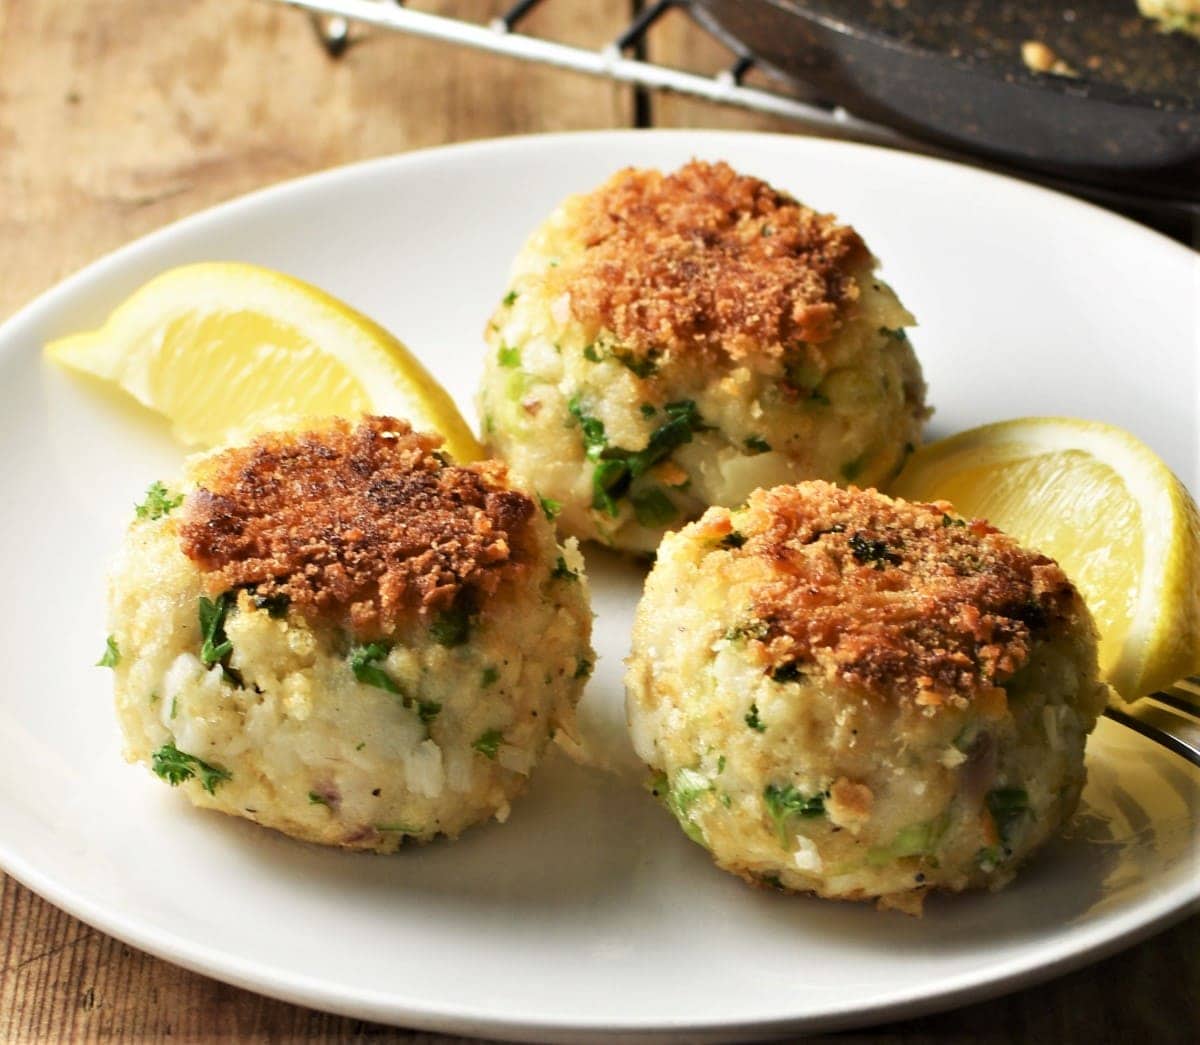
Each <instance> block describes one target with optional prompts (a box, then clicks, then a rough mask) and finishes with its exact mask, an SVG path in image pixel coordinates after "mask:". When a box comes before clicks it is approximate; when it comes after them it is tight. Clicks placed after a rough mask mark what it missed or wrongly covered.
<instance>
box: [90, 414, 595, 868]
mask: <svg viewBox="0 0 1200 1045" xmlns="http://www.w3.org/2000/svg"><path fill="white" fill-rule="evenodd" d="M439 443H440V440H439V439H437V438H436V437H433V436H428V435H423V434H418V433H414V432H413V431H412V430H411V429H410V428H409V426H408V425H407V424H406V423H404V422H403V421H396V420H393V419H391V418H381V417H374V418H367V419H365V420H363V421H361V422H360V423H358V424H357V425H355V426H351V425H350V424H348V423H347V422H344V421H336V420H335V421H331V422H329V423H327V424H325V425H324V426H323V427H320V428H317V429H315V430H313V431H309V432H302V433H295V432H284V433H274V434H267V435H263V436H260V437H259V438H257V439H255V440H254V442H253V443H251V444H250V445H249V446H245V447H234V448H230V449H227V450H223V451H219V452H217V453H214V454H212V455H209V456H206V457H203V458H200V459H198V460H196V461H194V462H193V464H192V467H191V468H190V470H189V475H188V478H187V480H186V481H185V482H184V484H182V486H181V487H180V489H181V491H183V492H184V493H182V494H181V495H180V496H178V497H174V498H173V497H171V496H169V495H167V494H166V491H165V490H163V489H162V488H161V487H160V488H159V493H158V494H157V495H156V496H155V497H154V498H153V499H152V501H151V502H148V505H149V507H146V506H144V507H143V509H141V510H139V513H138V515H139V517H138V518H137V519H135V520H134V522H133V524H132V525H131V527H130V530H129V534H128V537H127V540H126V543H125V547H124V549H123V551H122V554H121V555H120V557H119V558H118V561H117V563H116V566H115V569H114V571H113V575H112V581H111V586H110V615H111V626H112V633H113V641H114V642H115V644H116V649H117V650H119V659H118V660H117V663H116V664H115V673H116V695H117V711H118V717H119V719H120V723H121V727H122V730H123V732H124V734H125V749H126V756H127V758H129V759H130V760H131V761H138V762H142V763H144V764H147V765H150V766H151V767H152V768H153V769H154V771H155V772H156V773H158V774H159V775H160V776H161V777H163V778H164V779H166V780H168V781H169V782H170V783H172V784H180V785H182V786H183V788H184V790H185V791H186V793H187V795H188V797H189V798H190V799H191V800H192V801H193V802H194V803H195V804H197V805H200V806H205V807H208V808H212V809H218V810H220V811H222V812H226V813H231V814H233V815H236V816H244V817H246V818H248V819H251V820H254V821H256V822H258V823H261V824H265V825H267V826H270V827H274V828H277V829H279V830H281V831H284V832H285V833H287V834H290V835H293V836H295V837H297V838H303V839H306V840H310V841H315V842H322V843H326V844H331V845H341V846H346V847H350V848H357V849H372V850H378V851H390V850H393V849H395V848H396V847H397V846H398V845H399V844H400V843H401V842H402V841H404V840H405V839H408V838H414V839H420V840H427V839H429V838H432V837H434V836H435V835H439V834H444V835H449V836H454V835H457V834H458V833H459V832H460V831H461V830H462V829H463V828H465V827H467V826H469V825H470V824H472V823H476V822H478V821H481V820H484V819H487V818H488V817H489V816H493V815H494V816H496V817H497V818H498V819H501V820H502V819H504V818H505V817H506V816H507V814H508V808H509V802H510V801H511V800H512V799H513V798H514V797H515V796H516V795H517V794H519V793H520V791H521V790H522V789H523V788H524V786H525V783H526V781H527V779H528V776H529V774H530V772H531V771H532V769H533V767H534V765H535V764H536V762H537V760H538V758H539V757H540V755H541V753H542V751H543V749H544V747H545V744H546V742H547V740H548V738H549V737H550V736H551V735H552V733H553V731H554V730H555V729H556V728H559V727H561V726H563V725H568V726H569V724H570V722H571V716H572V713H573V709H574V706H575V704H576V702H577V701H578V699H579V696H580V693H581V691H582V688H583V685H584V684H585V681H586V678H587V675H588V673H589V671H590V666H591V663H592V659H593V654H592V651H591V648H590V645H589V642H588V636H589V633H590V630H591V614H590V612H589V609H588V600H587V590H586V580H585V578H584V577H583V572H582V559H581V557H580V556H579V553H578V551H577V550H576V548H575V547H574V544H573V542H568V544H567V545H566V546H564V547H560V546H559V545H558V544H557V543H556V541H555V538H554V534H553V530H552V527H551V526H550V524H549V523H548V522H547V521H546V519H545V517H544V515H543V513H542V512H541V511H540V509H538V507H537V505H536V504H535V502H534V501H533V500H532V498H531V497H530V496H529V495H528V494H526V493H524V492H522V491H521V490H519V489H516V488H513V487H511V486H510V485H509V484H508V481H507V476H506V474H505V469H504V467H503V466H502V465H499V464H498V463H495V462H488V463H483V464H479V465H471V466H468V467H457V466H455V465H452V464H450V463H449V461H448V460H447V459H446V458H445V457H444V455H442V454H441V453H440V452H439V451H438V450H437V447H438V445H439ZM179 501H181V502H182V503H181V504H178V503H177V502H179Z"/></svg>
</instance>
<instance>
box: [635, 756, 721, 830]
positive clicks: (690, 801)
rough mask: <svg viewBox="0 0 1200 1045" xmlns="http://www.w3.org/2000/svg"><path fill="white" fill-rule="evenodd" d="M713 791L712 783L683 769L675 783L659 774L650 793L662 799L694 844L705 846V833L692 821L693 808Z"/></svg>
mask: <svg viewBox="0 0 1200 1045" xmlns="http://www.w3.org/2000/svg"><path fill="white" fill-rule="evenodd" d="M712 789H713V786H712V781H710V780H709V779H708V777H706V776H705V775H704V774H703V773H701V772H699V771H698V770H695V769H681V770H679V772H677V773H676V774H675V780H674V782H671V781H669V780H668V779H667V775H666V774H665V773H657V774H655V776H654V777H653V778H652V779H651V781H650V791H651V793H652V794H653V795H655V796H657V797H658V798H661V799H662V800H663V802H664V803H665V805H666V807H667V808H668V809H669V810H670V811H671V814H672V815H673V816H674V817H675V819H676V820H678V821H679V826H680V827H682V828H683V832H684V834H686V835H687V836H688V838H690V839H691V840H692V841H693V842H697V843H698V844H700V845H704V832H703V831H702V830H701V828H700V825H699V824H697V823H696V822H695V821H693V820H692V818H691V815H690V810H691V808H692V807H693V806H694V805H695V804H696V801H697V800H698V799H699V798H700V796H701V795H703V794H705V793H707V792H709V791H711V790H712Z"/></svg>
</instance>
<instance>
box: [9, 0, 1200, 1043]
mask: <svg viewBox="0 0 1200 1045" xmlns="http://www.w3.org/2000/svg"><path fill="white" fill-rule="evenodd" d="M417 6H420V7H422V8H424V9H435V10H440V11H444V12H447V13H456V14H464V15H466V16H468V17H472V18H475V19H480V18H482V17H484V16H485V15H486V14H489V13H491V12H492V11H493V10H494V9H498V8H500V7H502V6H506V5H502V4H493V3H490V2H488V0H473V2H469V0H445V2H439V3H424V4H418V5H417ZM633 6H634V0H556V2H555V3H554V4H553V5H552V6H551V8H550V9H549V10H547V11H545V12H541V13H539V14H538V15H537V16H536V17H535V19H534V21H533V23H532V26H531V28H532V29H534V30H535V31H538V32H542V33H545V34H547V35H555V36H558V37H559V38H567V39H570V40H577V41H579V42H584V43H588V42H591V43H595V42H598V41H600V40H604V39H607V38H609V37H611V35H612V34H613V32H614V31H615V30H616V28H617V27H618V26H619V25H621V24H624V21H625V20H626V19H627V18H628V17H629V13H630V10H631V9H632V7H633ZM650 50H651V57H652V58H654V59H656V60H659V61H666V62H676V63H678V64H686V65H688V66H689V67H691V68H695V67H696V66H697V65H705V64H706V63H710V62H712V63H716V62H718V61H720V60H721V59H722V57H723V56H722V55H721V54H720V51H719V48H717V47H716V46H715V45H713V44H711V43H709V42H706V41H705V40H704V38H703V37H702V36H701V35H700V34H698V33H696V32H695V31H694V30H691V29H690V28H689V27H688V26H687V25H686V24H685V22H684V19H683V16H682V15H679V16H675V15H672V16H671V17H670V19H669V20H668V23H667V24H666V25H665V26H664V27H663V28H662V29H661V30H659V31H656V35H655V36H654V37H653V38H652V43H651V48H650ZM713 67H714V68H715V67H716V65H715V64H714V65H713ZM634 125H652V126H674V127H679V126H683V127H688V126H731V127H741V128H765V129H784V128H782V127H781V125H778V124H774V123H773V122H772V121H771V120H769V119H767V118H765V117H758V116H752V115H748V114H745V113H738V112H732V111H728V110H723V109H719V108H716V107H713V106H709V105H706V104H704V103H699V102H690V101H685V100H681V99H677V98H665V97H661V98H660V97H647V96H645V95H641V94H638V93H637V92H635V91H633V90H631V89H629V88H624V87H617V86H613V85H609V84H607V83H601V82H597V81H593V80H589V79H585V78H583V77H581V76H577V75H574V74H571V73H565V72H557V71H551V70H545V69H537V68H532V67H529V66H525V65H522V64H519V63H517V62H515V61H512V60H509V59H503V58H493V57H487V56H483V55H479V54H475V53H470V52H465V51H460V50H457V49H454V48H450V47H447V46H445V45H441V44H435V43H426V42H420V41H416V40H410V39H406V38H401V37H397V36H387V35H383V34H374V35H370V36H368V37H367V38H366V39H363V40H362V41H361V42H359V43H357V44H356V45H354V46H352V47H351V48H350V49H349V51H348V53H347V54H346V55H345V56H344V57H343V58H342V59H340V60H337V61H334V60H331V59H330V58H328V57H327V56H326V55H325V53H324V52H323V51H322V50H321V49H320V48H319V47H318V46H317V45H316V43H315V40H314V37H313V34H312V32H311V29H310V26H309V24H308V21H307V19H306V18H305V17H304V16H303V15H301V14H299V13H298V12H295V11H291V10H286V9H283V8H280V7H277V6H275V5H272V4H267V3H264V2H261V0H189V2H188V3H180V2H179V0H0V273H3V279H2V280H0V318H3V317H7V316H8V315H10V314H11V313H12V312H13V311H15V310H16V309H17V308H18V307H20V306H21V305H23V304H25V302H26V301H28V300H29V299H30V298H32V297H33V296H34V295H35V294H37V293H39V292H41V291H42V290H44V289H46V288H47V287H49V286H51V285H52V284H54V283H55V282H57V281H58V280H59V279H60V278H62V277H63V276H65V275H67V274H68V273H70V272H72V271H74V270H75V269H77V268H79V267H80V266H82V265H84V264H86V263H87V262H89V261H91V260H92V259H94V258H96V257H97V256H99V255H100V254H102V253H104V252H106V251H108V250H111V249H112V248H114V247H117V246H119V245H120V244H122V243H125V242H127V241H128V240H130V239H133V238H134V237H136V236H138V235H141V234H142V233H144V232H147V231H149V230H150V229H154V228H157V227H158V226H160V225H163V224H164V223H166V222H168V221H170V220H172V219H174V218H177V217H180V216H181V215H184V214H188V213H191V212H193V211H196V210H199V209H201V208H202V207H207V206H209V205H210V204H213V203H216V202H218V201H220V200H225V199H229V198H230V197H233V196H237V195H239V194H241V193H244V192H246V191H248V190H250V189H253V188H257V187H259V186H262V185H267V184H270V183H272V182H277V181H280V180H283V179H285V178H291V177H294V176H296V175H299V174H305V173H307V172H309V171H314V170H319V169H321V168H325V167H331V166H334V165H336V164H341V163H346V162H349V161H352V160H358V159H363V158H366V157H370V156H379V155H383V154H387V153H394V152H402V151H405V150H409V149H415V148H420V147H423V146H429V145H437V144H440V143H443V142H450V141H460V140H464V139H469V138H482V137H493V136H498V135H506V134H516V133H529V132H537V131H556V130H565V129H580V128H599V127H627V126H634ZM1198 988H1200V918H1192V919H1190V920H1189V921H1186V922H1184V923H1182V924H1180V925H1179V926H1177V927H1175V928H1173V929H1171V930H1169V931H1167V932H1165V933H1162V934H1161V935H1159V936H1157V937H1155V938H1153V939H1152V940H1150V941H1148V942H1145V943H1142V944H1140V945H1139V946H1136V947H1133V948H1131V949H1129V950H1127V951H1125V952H1124V953H1122V954H1120V955H1118V956H1116V957H1113V958H1110V959H1108V960H1107V961H1104V962H1101V963H1100V964H1098V965H1095V966H1092V967H1091V968H1089V969H1085V970H1082V971H1080V972H1076V973H1073V974H1071V975H1068V976H1065V977H1063V978H1061V979H1058V980H1056V981H1054V982H1052V983H1050V984H1047V985H1045V986H1042V987H1037V988H1032V989H1029V990H1025V991H1022V992H1020V993H1017V994H1014V995H1011V996H1009V997H1007V998H1003V999H1000V1000H997V1001H993V1002H988V1003H984V1004H979V1005H974V1006H970V1007H968V1008H965V1009H959V1010H957V1011H954V1012H950V1013H946V1014H943V1015H938V1016H931V1017H927V1018H924V1019H919V1020H913V1021H909V1022H905V1023H900V1024H894V1025H891V1026H887V1027H879V1028H875V1029H873V1030H870V1031H866V1032H858V1033H847V1034H842V1035H838V1036H836V1038H837V1040H841V1041H862V1042H866V1041H871V1042H876V1041H884V1042H900V1041H903V1042H907V1043H916V1042H925V1041H947V1040H950V1041H957V1040H967V1039H985V1040H988V1041H1014V1042H1017V1041H1021V1042H1025V1041H1030V1042H1056V1041H1075V1040H1087V1041H1089V1042H1094V1043H1100V1042H1126V1041H1132V1040H1137V1039H1146V1040H1152V1041H1155V1042H1156V1043H1164V1042H1173V1041H1181V1042H1182V1041H1188V1040H1196V1035H1197V1033H1198V1024H1200V1008H1198V1003H1197V992H1198ZM383 1035H390V1036H394V1037H397V1038H400V1039H404V1040H410V1041H415V1040H417V1039H418V1038H429V1037H432V1036H430V1035H424V1034H420V1035H418V1034H416V1033H412V1032H398V1031H394V1030H391V1029H389V1028H383V1027H377V1026H375V1025H371V1024H364V1023H362V1022H361V1021H356V1020H351V1019H344V1018H341V1017H336V1016H330V1015H327V1014H323V1013H319V1012H314V1011H310V1010H306V1009H302V1008H298V1007H296V1006H292V1005H287V1004H284V1003H282V1002H277V1001H272V1000H268V999H266V998H262V997H259V996H257V995H254V994H250V993H248V992H246V991H242V990H237V989H235V988H232V987H228V986H225V985H223V984H221V983H217V982H216V981H213V980H209V979H206V978H205V977H202V976H197V975H195V974H193V973H189V972H185V971H184V970H182V969H179V968H176V967H175V966H173V965H169V964H167V963H165V962H162V961H158V960H157V959H154V958H151V957H149V956H147V955H145V954H142V953H140V952H138V951H135V950H133V949H132V948H130V947H127V946H125V945H124V944H121V943H119V942H117V941H116V940H113V939H111V938H109V937H106V936H104V935H103V934H101V933H98V932H96V931H95V930H93V929H91V928H89V927H87V926H86V925H83V924H82V923H80V922H78V921H76V920H75V919H74V918H71V917H70V916H68V915H66V914H63V913H62V912H61V911H58V910H57V909H55V908H54V907H52V906H50V905H49V904H47V903H45V902H44V901H42V900H41V899H39V898H38V897H36V896H34V895H33V894H32V893H30V892H29V891H28V890H26V889H25V888H24V887H22V886H21V885H19V884H17V883H16V882H15V881H13V880H12V879H11V878H7V877H4V876H2V875H0V1039H2V1040H5V1041H64V1040H77V1039H84V1038H87V1039H98V1038H121V1039H126V1040H138V1041H141V1040H158V1039H163V1038H166V1037H176V1038H182V1039H184V1040H212V1039H235V1038H236V1039H240V1038H253V1039H270V1040H273V1041H286V1040H294V1039H302V1040H310V1041H317V1040H333V1039H343V1038H347V1037H359V1036H363V1037H374V1036H383ZM830 1040H833V1039H832V1038H831V1039H830Z"/></svg>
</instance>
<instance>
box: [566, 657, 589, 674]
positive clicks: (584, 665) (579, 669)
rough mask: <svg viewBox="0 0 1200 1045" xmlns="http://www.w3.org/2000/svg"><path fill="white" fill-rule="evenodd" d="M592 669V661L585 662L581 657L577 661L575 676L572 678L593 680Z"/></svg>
mask: <svg viewBox="0 0 1200 1045" xmlns="http://www.w3.org/2000/svg"><path fill="white" fill-rule="evenodd" d="M592 667H593V665H592V662H591V661H590V660H585V659H584V658H583V657H580V658H579V659H578V660H576V661H575V674H574V675H572V676H571V677H572V678H577V679H586V678H591V677H592Z"/></svg>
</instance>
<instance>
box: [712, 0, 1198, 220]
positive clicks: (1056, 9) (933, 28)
mask: <svg viewBox="0 0 1200 1045" xmlns="http://www.w3.org/2000/svg"><path fill="white" fill-rule="evenodd" d="M693 4H694V6H693V11H694V13H695V14H696V15H697V17H699V18H700V20H701V21H702V22H704V23H705V24H706V25H707V26H708V27H709V28H710V29H713V30H714V31H716V32H717V33H718V34H719V35H722V36H724V37H725V38H726V39H729V38H732V40H733V41H736V42H737V43H739V44H741V45H743V46H742V48H741V49H742V50H743V51H745V50H747V49H748V50H749V52H750V53H751V54H753V55H754V57H755V58H756V59H757V60H758V61H759V62H760V63H761V64H762V65H763V66H764V67H765V68H766V69H767V70H768V71H769V72H774V73H775V74H776V75H780V76H783V77H786V78H788V79H791V80H795V81H798V82H800V83H801V84H804V85H805V86H806V87H807V88H809V89H810V90H816V91H817V92H818V93H819V94H821V95H823V96H825V97H827V98H829V99H831V100H833V101H836V102H838V103H840V104H841V105H844V106H845V107H846V108H847V109H849V110H851V111H852V112H854V113H855V115H858V116H863V117H866V118H868V119H873V120H876V121H878V122H880V123H886V124H888V125H890V126H892V127H895V128H897V129H900V130H903V131H906V132H907V133H909V134H912V135H914V136H917V137H922V138H925V139H926V140H929V141H932V142H935V143H938V144H941V145H948V146H950V147H952V148H957V149H960V150H965V151H969V152H971V153H973V154H975V155H979V156H983V157H988V158H991V159H995V160H998V161H1000V162H1003V163H1006V164H1009V165H1014V166H1017V167H1021V168H1024V169H1027V170H1031V171H1040V172H1042V173H1045V174H1049V175H1052V176H1054V177H1058V178H1066V179H1069V180H1071V181H1074V182H1084V183H1089V184H1093V185H1096V186H1110V187H1112V188H1115V189H1121V190H1124V191H1133V192H1136V193H1138V194H1139V195H1144V196H1146V197H1153V196H1158V197H1163V198H1173V199H1175V200H1185V201H1200V41H1197V40H1195V39H1193V38H1191V37H1187V36H1185V35H1183V34H1180V33H1174V34H1165V33H1162V32H1159V31H1158V30H1157V29H1156V28H1155V27H1154V25H1153V24H1152V23H1150V22H1148V21H1146V20H1145V19H1142V18H1141V17H1140V16H1139V15H1138V12H1137V6H1136V3H1135V0H1072V2H1068V3H1052V2H1050V0H693ZM1029 40H1032V41H1038V42H1040V43H1043V44H1045V45H1046V46H1048V47H1049V48H1050V49H1051V50H1052V51H1053V52H1055V54H1057V55H1058V57H1060V58H1061V59H1063V60H1064V61H1065V62H1066V63H1067V64H1068V65H1069V66H1071V67H1072V68H1073V69H1074V70H1075V71H1076V72H1077V74H1078V75H1075V76H1060V75H1049V74H1044V73H1036V72H1033V71H1032V70H1030V69H1028V68H1026V66H1025V65H1024V63H1023V62H1022V60H1021V45H1022V43H1023V42H1025V41H1029Z"/></svg>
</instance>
